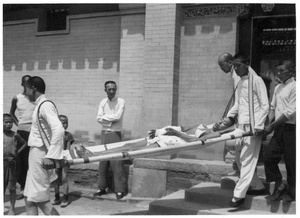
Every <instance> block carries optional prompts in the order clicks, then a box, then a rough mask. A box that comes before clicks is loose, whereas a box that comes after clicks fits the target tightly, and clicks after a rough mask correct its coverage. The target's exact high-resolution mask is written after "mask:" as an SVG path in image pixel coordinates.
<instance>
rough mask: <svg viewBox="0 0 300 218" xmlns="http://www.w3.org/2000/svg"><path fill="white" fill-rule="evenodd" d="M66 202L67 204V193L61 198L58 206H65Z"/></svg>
mask: <svg viewBox="0 0 300 218" xmlns="http://www.w3.org/2000/svg"><path fill="white" fill-rule="evenodd" d="M68 204H69V202H68V195H64V196H63V197H62V199H61V204H60V207H66V206H68Z"/></svg>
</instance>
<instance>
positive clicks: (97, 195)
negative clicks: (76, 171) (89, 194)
mask: <svg viewBox="0 0 300 218" xmlns="http://www.w3.org/2000/svg"><path fill="white" fill-rule="evenodd" d="M105 194H106V191H105V189H100V190H98V191H97V192H96V193H94V197H99V196H101V195H105Z"/></svg>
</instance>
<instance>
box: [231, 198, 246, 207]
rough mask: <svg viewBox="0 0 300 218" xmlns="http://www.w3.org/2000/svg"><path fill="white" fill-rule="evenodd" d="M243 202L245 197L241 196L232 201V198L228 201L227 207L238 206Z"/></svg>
mask: <svg viewBox="0 0 300 218" xmlns="http://www.w3.org/2000/svg"><path fill="white" fill-rule="evenodd" d="M244 202H245V198H241V199H240V200H238V201H236V202H233V201H232V200H231V201H229V202H228V206H229V207H239V206H241V205H242V204H243V203H244Z"/></svg>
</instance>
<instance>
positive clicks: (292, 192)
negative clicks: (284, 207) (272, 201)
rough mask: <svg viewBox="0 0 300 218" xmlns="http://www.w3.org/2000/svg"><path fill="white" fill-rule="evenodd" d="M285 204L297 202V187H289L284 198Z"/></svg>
mask: <svg viewBox="0 0 300 218" xmlns="http://www.w3.org/2000/svg"><path fill="white" fill-rule="evenodd" d="M282 201H283V202H292V201H296V189H295V187H288V189H287V191H286V193H285V194H284V195H283V196H282Z"/></svg>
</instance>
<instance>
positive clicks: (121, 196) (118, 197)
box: [116, 192, 124, 200]
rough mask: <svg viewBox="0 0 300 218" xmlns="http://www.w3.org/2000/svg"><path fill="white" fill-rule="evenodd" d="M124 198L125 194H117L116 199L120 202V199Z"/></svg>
mask: <svg viewBox="0 0 300 218" xmlns="http://www.w3.org/2000/svg"><path fill="white" fill-rule="evenodd" d="M123 197H124V194H123V193H122V192H118V193H116V198H117V199H118V200H120V199H121V198H123Z"/></svg>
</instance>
